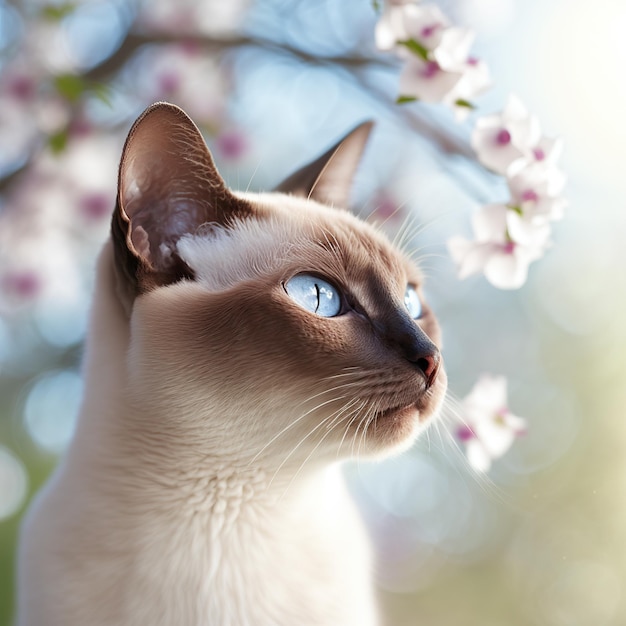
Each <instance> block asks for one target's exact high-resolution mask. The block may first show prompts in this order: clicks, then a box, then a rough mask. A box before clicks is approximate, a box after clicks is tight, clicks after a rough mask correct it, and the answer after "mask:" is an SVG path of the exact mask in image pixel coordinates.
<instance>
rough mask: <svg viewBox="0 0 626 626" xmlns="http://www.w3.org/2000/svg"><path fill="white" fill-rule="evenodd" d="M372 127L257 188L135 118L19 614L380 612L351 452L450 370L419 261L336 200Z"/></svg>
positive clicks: (407, 423)
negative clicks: (79, 397)
mask: <svg viewBox="0 0 626 626" xmlns="http://www.w3.org/2000/svg"><path fill="white" fill-rule="evenodd" d="M371 126H372V125H371V123H365V124H362V125H361V126H359V127H357V128H356V129H354V130H353V131H352V132H351V133H349V134H348V135H347V136H346V137H345V138H344V139H343V140H342V141H340V142H339V143H338V144H337V145H336V146H334V147H333V148H331V149H330V150H329V151H328V152H327V153H326V154H324V155H323V156H322V157H320V158H319V159H317V160H316V161H314V162H313V163H312V164H310V165H309V166H305V167H303V168H302V169H300V170H298V171H297V172H296V173H295V174H293V175H292V176H290V177H289V178H288V179H286V180H285V181H284V182H283V183H282V184H281V185H279V186H278V188H277V190H276V191H274V192H269V193H258V194H257V193H240V192H233V191H231V190H229V189H228V188H227V186H226V184H225V183H224V181H223V180H222V178H221V177H220V175H219V174H218V172H217V170H216V168H215V165H214V163H213V160H212V157H211V154H210V152H209V150H208V148H207V147H206V144H205V142H204V140H203V138H202V135H201V134H200V132H199V130H198V129H197V127H196V126H195V125H194V123H193V122H192V121H191V120H190V119H189V118H188V117H187V115H186V114H185V113H184V112H183V111H182V110H181V109H179V108H178V107H176V106H174V105H172V104H168V103H157V104H155V105H152V106H151V107H149V108H148V109H147V110H146V111H145V112H144V113H143V114H142V115H141V116H140V117H139V119H138V120H137V121H136V122H135V124H134V126H133V127H132V129H131V131H130V133H129V135H128V138H127V140H126V144H125V146H124V149H123V154H122V158H121V163H120V170H119V181H118V199H117V206H116V209H115V212H114V215H113V220H112V228H111V237H110V240H109V241H108V243H107V244H106V245H105V247H104V249H103V251H102V253H101V255H100V258H99V261H98V266H97V271H96V283H95V296H94V301H93V306H92V311H91V316H90V330H89V332H88V337H87V345H86V355H85V363H84V367H83V369H84V378H85V384H86V393H85V397H84V401H83V405H82V408H81V413H80V417H79V420H78V424H77V430H76V433H75V436H74V438H73V441H72V443H71V445H70V447H69V450H68V452H67V454H66V455H65V457H64V459H63V460H62V461H61V463H60V464H59V466H58V468H57V470H56V472H55V473H54V475H53V477H52V478H51V480H50V481H49V483H48V485H47V486H46V487H45V488H44V490H43V491H42V492H41V493H40V494H39V496H38V497H37V498H36V501H35V503H34V504H33V506H32V507H31V509H30V511H29V513H28V514H27V517H26V519H25V522H24V524H23V527H22V532H21V538H20V545H19V555H18V559H19V564H18V611H17V613H18V615H17V624H18V625H19V626H44V625H45V626H78V625H80V626H85V625H87V624H88V625H90V626H105V625H113V624H115V625H116V626H120V625H122V626H142V625H146V626H147V625H150V626H159V625H167V626H248V625H250V626H283V625H284V626H294V625H299V626H313V625H316V626H352V625H353V626H374V625H376V624H379V623H380V615H379V609H378V608H377V602H376V599H375V586H374V582H373V570H374V565H373V557H372V554H371V548H370V544H369V541H368V538H367V536H366V532H365V530H364V527H363V524H362V522H361V520H360V518H359V515H358V514H357V511H356V509H355V506H354V505H353V503H352V501H351V499H350V497H349V495H348V493H347V490H346V487H345V485H344V482H343V479H342V474H341V468H340V464H341V461H342V460H345V459H347V458H351V457H355V456H358V457H359V458H363V459H367V458H370V459H377V458H382V457H384V456H387V455H389V454H394V453H398V452H400V451H402V450H405V449H407V448H408V447H409V446H410V445H411V443H412V442H413V441H414V439H415V437H416V436H417V435H418V433H419V432H421V431H422V430H423V429H424V428H425V427H426V426H427V424H428V423H429V422H431V421H432V420H433V419H435V417H436V415H437V413H438V410H439V408H440V405H441V403H442V401H443V397H444V394H445V391H446V375H445V371H444V369H443V363H442V360H441V355H440V351H439V347H438V346H439V343H440V331H439V328H438V325H437V321H436V319H435V316H434V314H433V312H432V311H431V309H430V308H429V307H428V305H427V304H426V303H425V301H424V298H423V294H422V275H421V274H420V272H419V270H418V269H417V267H416V266H415V265H414V264H413V263H412V262H411V261H410V260H409V259H408V258H407V257H406V256H405V255H404V254H403V253H402V252H401V251H399V250H397V249H395V248H394V247H393V246H392V245H391V244H390V242H389V241H388V240H387V239H386V238H385V237H384V236H383V235H382V234H381V233H380V232H378V231H377V230H376V229H375V228H374V227H373V226H371V225H369V224H367V223H365V222H364V221H361V220H359V219H358V218H357V217H355V216H353V215H352V214H350V213H349V212H348V211H346V210H345V209H344V207H345V206H347V204H348V195H349V191H350V187H351V181H352V178H353V175H354V173H355V171H356V168H357V166H358V163H359V161H360V157H361V153H362V152H363V150H364V147H365V145H366V142H367V139H368V136H369V134H370V130H371ZM416 497H417V494H416Z"/></svg>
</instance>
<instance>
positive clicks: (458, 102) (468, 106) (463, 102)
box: [454, 98, 476, 111]
mask: <svg viewBox="0 0 626 626" xmlns="http://www.w3.org/2000/svg"><path fill="white" fill-rule="evenodd" d="M454 104H456V106H458V107H465V108H466V109H472V111H473V110H474V109H475V108H476V105H475V104H472V103H471V102H469V101H468V100H463V99H462V98H459V99H458V100H455V101H454Z"/></svg>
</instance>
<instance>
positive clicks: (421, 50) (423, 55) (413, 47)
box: [397, 39, 430, 61]
mask: <svg viewBox="0 0 626 626" xmlns="http://www.w3.org/2000/svg"><path fill="white" fill-rule="evenodd" d="M397 43H398V44H399V45H401V46H404V47H405V48H407V49H408V50H410V51H411V52H412V53H413V54H415V55H417V56H418V57H419V58H420V59H422V60H424V61H430V59H429V56H428V54H429V52H428V48H425V47H424V46H423V45H422V44H421V43H420V42H419V41H416V40H415V39H406V40H405V41H398V42H397Z"/></svg>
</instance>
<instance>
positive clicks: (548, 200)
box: [507, 160, 566, 223]
mask: <svg viewBox="0 0 626 626" xmlns="http://www.w3.org/2000/svg"><path fill="white" fill-rule="evenodd" d="M521 165H522V166H521V167H520V168H519V169H518V170H517V171H512V172H511V175H510V176H509V177H508V179H507V183H508V186H509V191H510V192H511V204H512V205H514V206H516V207H519V208H520V209H521V211H522V214H523V215H524V217H525V218H526V219H527V220H529V221H532V222H535V223H537V222H539V221H541V220H544V221H545V220H551V221H554V220H559V219H561V218H562V217H563V210H564V208H565V206H566V201H565V199H564V198H563V197H562V196H561V194H562V192H563V188H564V186H565V175H564V174H563V172H562V171H561V170H559V169H558V168H556V167H554V166H552V165H550V164H549V163H546V162H545V161H543V160H542V161H537V160H535V161H532V162H530V164H526V162H523V163H522V164H521Z"/></svg>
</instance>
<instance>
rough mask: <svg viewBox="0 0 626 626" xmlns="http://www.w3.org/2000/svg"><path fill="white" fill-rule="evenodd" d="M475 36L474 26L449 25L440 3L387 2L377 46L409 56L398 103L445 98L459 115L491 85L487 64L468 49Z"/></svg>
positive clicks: (401, 80)
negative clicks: (472, 27) (420, 4)
mask: <svg viewBox="0 0 626 626" xmlns="http://www.w3.org/2000/svg"><path fill="white" fill-rule="evenodd" d="M473 41H474V33H473V32H472V31H471V30H469V29H466V28H458V27H455V26H451V25H450V22H449V20H448V18H447V17H446V16H445V15H444V14H443V13H442V12H441V11H440V10H439V8H438V7H436V6H434V5H423V6H419V5H417V4H416V1H415V0H412V1H406V0H404V1H402V0H393V1H391V2H388V3H387V4H386V5H385V8H384V10H383V13H382V15H381V17H380V20H379V21H378V23H377V25H376V45H377V47H378V48H379V49H380V50H395V51H396V52H397V53H398V55H399V56H400V57H401V58H403V59H404V60H405V61H406V64H405V66H404V68H403V71H402V74H401V75H400V95H399V97H398V102H400V103H403V102H414V101H416V100H421V101H423V102H442V103H444V104H447V105H449V106H451V107H452V108H453V109H454V110H455V113H456V115H457V119H463V118H464V117H465V116H466V115H467V114H468V112H469V111H470V110H471V109H472V108H473V105H472V102H471V101H472V99H473V98H474V97H475V96H477V95H478V94H480V93H481V92H483V91H484V90H485V89H486V88H487V87H488V86H489V84H490V80H489V71H488V69H487V66H486V65H485V63H484V62H483V61H480V60H479V59H477V58H476V57H474V56H472V55H471V54H470V47H471V45H472V43H473Z"/></svg>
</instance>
